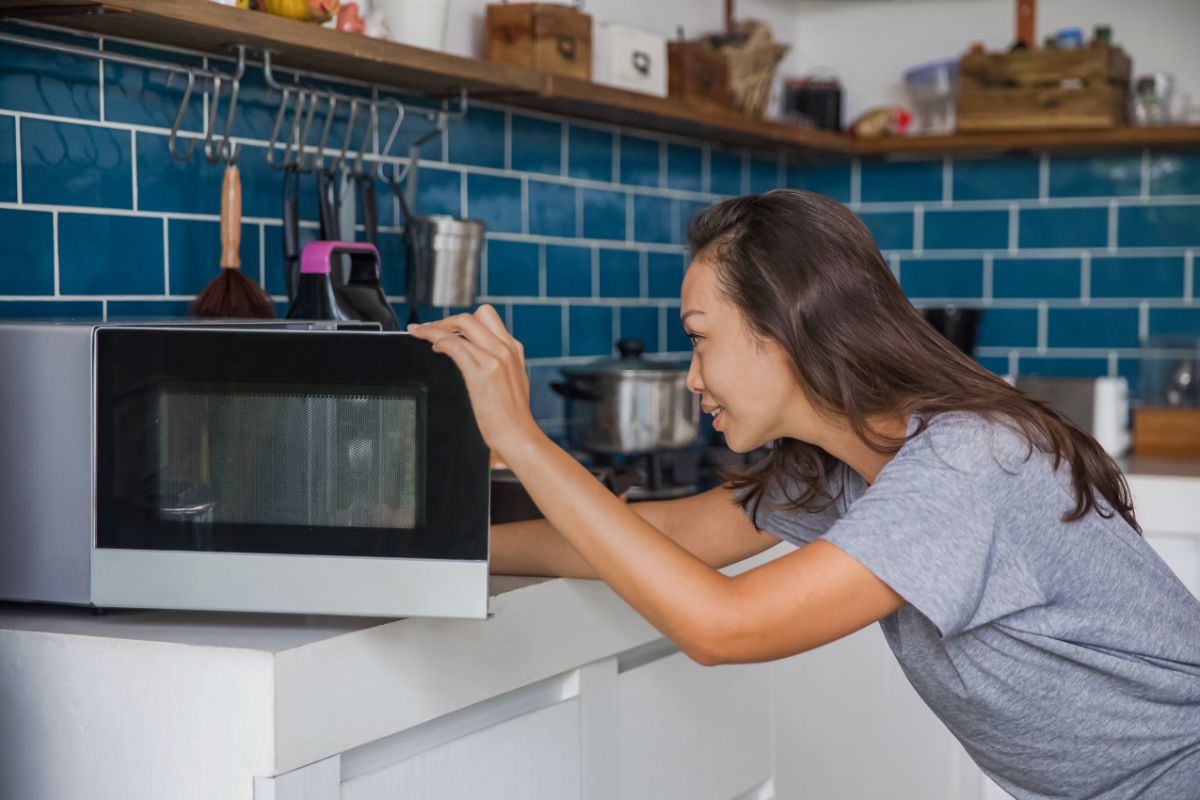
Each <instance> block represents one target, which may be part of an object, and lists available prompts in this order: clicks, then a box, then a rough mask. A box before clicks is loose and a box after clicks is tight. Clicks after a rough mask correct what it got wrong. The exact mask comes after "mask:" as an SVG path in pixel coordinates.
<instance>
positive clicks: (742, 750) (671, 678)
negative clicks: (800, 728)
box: [617, 653, 771, 800]
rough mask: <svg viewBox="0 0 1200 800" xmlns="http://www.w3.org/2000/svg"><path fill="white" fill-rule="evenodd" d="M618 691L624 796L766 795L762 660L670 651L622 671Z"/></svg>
mask: <svg viewBox="0 0 1200 800" xmlns="http://www.w3.org/2000/svg"><path fill="white" fill-rule="evenodd" d="M617 692H618V715H619V723H618V743H617V747H618V751H619V758H620V786H621V794H620V796H621V798H622V800H642V798H645V799H646V800H651V799H653V800H732V799H733V798H737V797H748V796H753V797H768V796H770V785H771V784H770V778H771V722H770V720H771V685H770V670H769V667H768V665H765V664H751V665H723V666H718V667H704V666H701V665H699V664H697V663H696V662H694V661H692V660H691V659H690V658H688V657H687V656H685V655H683V654H682V653H675V654H673V655H669V656H666V657H665V658H660V659H658V660H656V661H652V662H650V663H648V664H642V665H641V666H637V667H634V668H632V669H629V670H628V671H625V672H622V673H621V674H620V675H618V676H617ZM756 787H765V788H763V789H761V790H760V791H752V790H755V788H756Z"/></svg>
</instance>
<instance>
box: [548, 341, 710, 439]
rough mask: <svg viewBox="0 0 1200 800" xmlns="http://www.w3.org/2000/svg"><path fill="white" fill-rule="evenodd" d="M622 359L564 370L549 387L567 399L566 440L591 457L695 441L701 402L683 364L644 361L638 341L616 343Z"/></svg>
mask: <svg viewBox="0 0 1200 800" xmlns="http://www.w3.org/2000/svg"><path fill="white" fill-rule="evenodd" d="M617 348H618V350H620V352H621V357H620V358H617V359H609V360H605V361H599V362H595V363H592V364H582V365H572V366H568V367H563V369H562V374H563V377H564V378H565V380H564V381H563V382H562V383H555V384H551V387H552V388H553V389H554V390H555V391H556V392H558V393H559V394H561V395H562V396H564V397H566V398H567V438H568V441H569V442H570V444H571V446H572V447H574V448H577V449H580V450H586V451H589V452H592V453H627V454H637V453H649V452H652V451H655V450H665V449H677V448H683V447H687V446H689V445H691V444H693V443H694V442H695V441H696V437H697V433H698V423H699V419H700V398H699V396H697V395H695V394H693V393H692V392H690V391H688V388H687V385H686V381H687V368H686V366H682V365H678V364H671V363H667V362H656V361H650V360H648V359H646V358H643V356H642V351H643V350H644V344H643V342H642V341H641V340H640V339H622V340H621V341H619V342H617Z"/></svg>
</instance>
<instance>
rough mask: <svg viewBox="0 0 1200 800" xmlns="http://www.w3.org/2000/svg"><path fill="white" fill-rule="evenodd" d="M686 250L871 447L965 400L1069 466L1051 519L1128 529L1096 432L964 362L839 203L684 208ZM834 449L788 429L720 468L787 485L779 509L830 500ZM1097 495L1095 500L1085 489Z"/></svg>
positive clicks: (761, 491) (733, 202)
mask: <svg viewBox="0 0 1200 800" xmlns="http://www.w3.org/2000/svg"><path fill="white" fill-rule="evenodd" d="M688 243H689V245H690V248H691V251H692V253H693V254H694V257H696V258H700V259H703V260H705V261H706V262H707V263H709V264H712V265H713V266H714V267H715V269H716V272H717V285H718V291H720V292H721V294H722V295H723V296H724V297H725V298H726V299H728V300H729V301H730V302H732V303H733V304H734V305H735V306H737V307H738V309H739V310H740V312H741V315H742V317H743V319H744V320H745V322H746V324H747V325H748V327H749V329H750V330H751V331H752V332H753V333H754V334H755V335H757V336H760V337H764V338H770V339H774V340H775V341H777V342H779V344H780V345H782V346H783V348H784V350H785V351H786V352H787V353H788V355H789V356H790V358H791V361H792V365H793V367H794V369H795V374H796V378H797V380H798V382H799V384H800V386H801V387H802V389H803V391H804V393H805V396H806V397H807V398H808V400H809V402H810V403H812V405H813V407H814V408H815V409H817V410H818V411H819V412H821V413H828V414H833V415H840V416H844V417H845V418H846V420H847V422H848V423H849V425H850V427H851V429H852V430H853V431H854V432H855V434H856V435H857V436H858V437H859V438H860V439H862V440H863V441H864V442H865V443H866V444H867V445H868V446H869V447H870V448H871V449H872V450H874V451H876V452H878V453H882V454H889V455H890V454H894V453H896V452H897V451H899V449H900V448H901V447H902V446H903V444H904V443H905V442H906V441H907V440H908V438H911V437H912V436H916V435H918V434H919V433H921V432H922V431H924V430H925V428H926V427H927V426H928V425H929V423H930V421H932V419H933V418H934V417H936V416H937V415H938V414H941V413H945V412H948V411H971V412H976V413H978V414H980V415H982V416H984V417H986V418H988V419H989V420H993V421H998V422H1001V423H1002V424H1005V425H1007V426H1008V427H1010V428H1011V429H1013V430H1014V431H1017V432H1019V433H1021V434H1023V435H1024V437H1025V439H1026V440H1027V441H1028V443H1029V452H1028V453H1027V454H1026V460H1028V459H1029V457H1030V456H1031V455H1032V454H1033V450H1034V448H1037V449H1038V450H1040V451H1042V452H1043V453H1047V454H1051V455H1053V457H1054V469H1055V470H1057V469H1058V467H1059V465H1060V464H1061V463H1062V462H1064V461H1066V462H1068V463H1069V464H1070V467H1071V478H1072V483H1073V484H1074V495H1075V506H1074V508H1072V509H1071V510H1069V511H1066V512H1064V514H1063V517H1062V519H1063V521H1064V522H1072V521H1075V520H1079V519H1082V518H1083V517H1084V516H1086V515H1087V514H1088V513H1090V512H1091V511H1093V510H1095V511H1097V512H1098V513H1099V514H1100V515H1101V516H1103V517H1105V518H1110V517H1112V516H1113V514H1114V513H1116V514H1120V515H1121V517H1122V518H1123V519H1124V520H1125V521H1126V522H1128V523H1129V525H1130V526H1131V527H1132V528H1133V529H1134V530H1136V531H1137V532H1138V533H1141V528H1140V527H1139V526H1138V524H1137V520H1136V519H1135V517H1134V513H1133V503H1132V500H1131V499H1130V494H1129V486H1128V484H1126V482H1125V478H1124V476H1123V475H1122V474H1121V471H1120V469H1118V467H1117V465H1116V463H1115V462H1114V461H1113V460H1112V458H1111V457H1109V455H1108V454H1107V453H1106V452H1104V450H1103V449H1102V448H1101V447H1100V445H1099V444H1097V443H1096V440H1095V439H1093V438H1092V437H1091V436H1089V435H1088V434H1086V433H1085V432H1083V431H1081V430H1080V429H1079V428H1078V427H1076V426H1075V425H1074V424H1072V423H1071V422H1070V421H1069V420H1068V419H1066V418H1065V417H1064V416H1063V415H1061V414H1059V413H1058V412H1057V411H1055V410H1054V409H1052V408H1050V407H1049V406H1048V405H1046V404H1045V403H1042V402H1040V401H1038V400H1035V399H1033V398H1031V397H1029V396H1028V395H1026V394H1024V393H1023V392H1021V391H1019V390H1017V389H1016V388H1014V387H1012V386H1010V385H1009V384H1008V383H1006V382H1005V381H1003V380H1001V379H1000V378H998V377H997V376H995V375H993V374H992V373H991V372H989V371H988V370H986V369H984V368H983V367H982V366H980V365H979V364H977V363H976V362H975V361H973V360H972V359H971V358H970V357H968V356H967V355H966V354H964V353H963V352H962V351H960V350H959V349H958V348H957V347H955V346H954V345H952V344H951V343H950V342H949V341H948V340H946V338H945V337H943V336H942V335H941V334H940V333H938V332H937V331H936V330H935V329H934V328H933V327H932V326H931V325H929V324H928V323H927V322H926V321H925V320H924V319H923V318H922V317H921V315H920V314H919V313H918V312H917V310H916V309H915V308H914V307H913V305H912V303H910V302H909V300H908V298H907V297H906V296H905V295H904V293H903V291H901V289H900V284H899V283H898V282H897V281H896V279H895V277H894V276H893V275H892V273H891V271H890V270H889V269H888V267H887V264H885V263H884V260H883V256H882V255H881V254H880V252H879V248H878V247H877V246H876V245H875V241H874V239H872V238H871V234H870V233H869V232H868V231H867V229H866V227H865V226H864V225H863V223H862V222H861V221H860V220H859V219H858V218H857V217H856V216H855V215H854V214H853V213H851V212H850V210H849V209H847V208H846V207H845V206H843V205H842V204H840V203H838V202H836V201H835V200H831V199H830V198H828V197H824V196H822V195H819V194H814V193H812V192H803V191H796V190H792V189H779V190H776V191H773V192H767V193H766V194H763V195H757V196H747V197H736V198H733V199H730V200H725V201H723V202H720V203H717V204H715V205H713V206H710V207H709V208H707V209H705V210H704V211H703V212H701V213H700V214H698V215H697V216H696V217H695V218H694V219H693V221H692V224H691V229H690V230H689V233H688ZM897 413H903V414H912V413H916V414H918V416H919V422H918V425H917V427H916V429H915V430H914V431H913V433H911V434H909V436H907V437H903V436H902V437H892V436H887V435H884V434H882V433H881V432H879V431H877V430H875V429H874V428H873V427H872V426H871V424H870V422H869V418H872V417H877V416H880V415H894V414H897ZM836 464H837V459H836V458H834V457H833V456H831V455H829V454H828V453H826V452H825V451H824V450H823V449H821V448H820V447H818V446H817V445H814V444H809V443H807V442H802V441H799V440H796V439H781V440H778V441H776V442H775V443H774V446H773V447H772V448H771V450H770V453H769V455H768V456H766V457H765V458H763V459H762V460H761V461H759V462H758V463H756V464H754V465H751V466H749V467H745V468H740V469H737V470H734V471H733V472H731V473H730V474H729V475H728V476H727V477H728V478H729V479H730V481H731V483H732V485H733V487H734V488H735V489H738V490H745V491H742V492H739V495H740V496H741V501H740V502H741V504H742V506H743V507H744V508H745V507H750V510H751V512H752V518H753V519H755V521H756V523H757V514H758V507H759V505H760V503H761V502H762V500H763V498H764V496H765V494H766V492H767V490H768V488H769V487H770V485H771V484H772V482H776V481H777V482H778V484H779V486H780V487H781V488H783V487H786V486H787V485H788V484H789V483H794V485H795V486H797V487H798V491H799V494H798V496H795V497H788V498H787V501H788V502H787V506H788V507H790V508H793V509H801V508H803V509H810V510H813V509H816V508H820V507H823V506H825V505H827V504H828V503H829V502H832V499H833V498H831V497H830V493H829V492H828V490H827V487H826V483H827V479H828V476H829V473H830V470H831V469H833V468H834V467H835V466H836ZM1097 496H1099V497H1101V498H1103V499H1104V501H1105V503H1106V504H1107V508H1106V507H1105V506H1104V505H1103V504H1101V503H1099V502H1097Z"/></svg>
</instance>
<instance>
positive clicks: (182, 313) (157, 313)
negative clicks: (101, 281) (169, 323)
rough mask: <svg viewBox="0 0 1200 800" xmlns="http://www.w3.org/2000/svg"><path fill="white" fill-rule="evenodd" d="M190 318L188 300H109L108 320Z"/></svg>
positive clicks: (190, 309)
mask: <svg viewBox="0 0 1200 800" xmlns="http://www.w3.org/2000/svg"><path fill="white" fill-rule="evenodd" d="M190 316H192V303H191V301H190V300H109V301H108V319H110V320H117V319H136V318H138V317H153V318H155V319H162V318H170V317H190Z"/></svg>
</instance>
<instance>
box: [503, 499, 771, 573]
mask: <svg viewBox="0 0 1200 800" xmlns="http://www.w3.org/2000/svg"><path fill="white" fill-rule="evenodd" d="M629 507H630V508H631V509H633V511H634V512H635V513H637V515H638V516H640V517H641V518H642V519H644V520H646V521H647V522H649V523H650V524H651V525H653V526H654V527H655V528H657V529H658V530H659V531H661V532H662V533H664V534H666V536H667V537H668V538H670V539H671V540H673V541H675V542H677V543H678V544H680V545H681V546H682V547H683V548H684V549H685V550H687V551H688V552H690V553H691V554H693V555H695V556H696V557H698V558H699V559H700V560H701V561H703V562H704V563H706V564H708V565H709V566H710V567H714V568H718V569H719V568H721V567H725V566H728V565H729V564H735V563H737V562H738V561H741V560H742V559H744V558H749V557H750V556H753V555H757V554H758V553H761V552H762V551H764V550H766V549H768V548H770V547H772V546H773V545H776V544H778V543H779V540H778V539H776V538H775V537H774V536H772V535H771V534H769V533H763V532H762V531H758V530H755V529H754V526H753V525H752V524H751V523H750V520H748V519H746V516H745V515H744V514H743V513H742V512H741V509H740V508H739V507H738V506H737V505H736V504H735V503H734V498H733V492H732V491H731V490H730V489H727V488H724V487H720V488H717V489H712V490H710V491H707V492H704V493H702V494H697V495H693V496H691V497H684V498H680V499H678V500H658V501H653V502H646V503H633V504H630V506H629ZM491 571H492V572H493V573H496V574H499V575H549V576H555V577H563V578H593V579H595V578H599V577H600V576H599V575H597V574H596V571H595V570H594V569H592V567H591V565H590V564H588V563H587V561H585V560H584V559H583V557H582V556H580V555H579V551H578V550H576V549H575V548H574V547H572V546H571V543H570V542H569V541H567V539H566V538H565V537H564V536H563V535H562V534H561V533H559V532H558V531H557V530H555V529H554V526H553V525H551V524H550V523H549V522H548V521H546V520H545V519H538V520H530V521H528V522H510V523H506V524H503V525H493V526H492V540H491Z"/></svg>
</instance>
